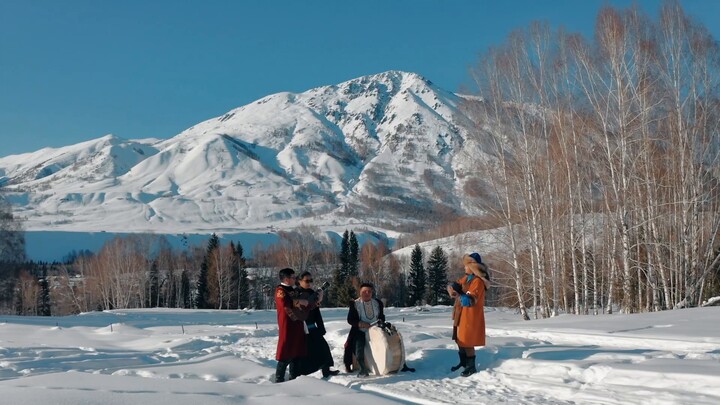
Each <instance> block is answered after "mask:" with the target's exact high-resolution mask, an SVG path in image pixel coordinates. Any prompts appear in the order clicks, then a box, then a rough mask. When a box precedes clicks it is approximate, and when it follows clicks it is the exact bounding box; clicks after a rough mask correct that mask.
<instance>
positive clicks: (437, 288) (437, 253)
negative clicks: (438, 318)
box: [427, 246, 451, 305]
mask: <svg viewBox="0 0 720 405" xmlns="http://www.w3.org/2000/svg"><path fill="white" fill-rule="evenodd" d="M427 267H428V268H427V270H428V295H427V301H428V304H430V305H438V304H440V305H449V304H450V302H451V301H450V296H449V295H448V293H447V290H446V286H447V281H448V280H447V271H448V258H447V255H446V254H445V252H444V251H443V249H442V248H441V247H440V246H437V247H436V248H435V249H433V250H432V252H431V253H430V258H429V259H428V265H427Z"/></svg>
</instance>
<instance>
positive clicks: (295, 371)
mask: <svg viewBox="0 0 720 405" xmlns="http://www.w3.org/2000/svg"><path fill="white" fill-rule="evenodd" d="M299 368H300V367H299V366H298V361H297V360H291V361H290V380H294V379H296V378H297V377H298V375H299V374H300V371H299Z"/></svg>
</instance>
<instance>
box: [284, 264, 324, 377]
mask: <svg viewBox="0 0 720 405" xmlns="http://www.w3.org/2000/svg"><path fill="white" fill-rule="evenodd" d="M278 277H279V278H280V284H279V285H278V286H277V288H276V289H275V307H276V308H277V319H278V330H279V337H278V344H277V351H276V353H275V359H276V360H277V362H278V363H277V368H276V370H275V382H283V381H285V370H286V369H287V367H288V365H289V366H290V379H291V380H292V379H294V378H295V377H297V376H298V375H299V370H298V368H299V367H298V361H299V359H300V358H301V357H303V356H305V355H306V352H307V348H306V344H305V319H306V318H307V316H308V313H309V311H310V310H312V309H313V308H314V307H315V304H314V303H309V302H308V300H306V299H300V298H298V295H297V292H296V291H295V271H294V270H293V269H290V268H285V269H282V270H280V272H279V273H278Z"/></svg>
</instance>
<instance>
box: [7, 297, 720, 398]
mask: <svg viewBox="0 0 720 405" xmlns="http://www.w3.org/2000/svg"><path fill="white" fill-rule="evenodd" d="M718 312H720V308H717V307H713V308H694V309H687V310H678V311H662V312H656V313H646V314H629V315H599V316H574V315H563V316H559V317H555V318H549V319H542V320H533V321H521V320H519V316H518V315H517V314H515V313H514V311H512V310H507V309H498V308H486V311H485V314H486V320H487V336H488V337H487V346H485V347H480V348H478V351H477V359H476V364H477V366H478V373H476V374H474V375H472V376H470V377H467V378H464V377H461V376H460V371H456V372H451V371H450V366H452V365H454V364H456V363H457V361H458V357H457V348H456V346H455V344H454V342H453V341H452V340H451V336H452V321H451V320H450V308H449V307H443V306H437V307H423V308H403V309H400V308H388V309H387V311H386V315H387V318H388V321H389V322H392V323H393V324H394V325H395V326H396V327H397V329H398V331H399V332H400V333H401V334H402V336H403V342H404V345H405V351H406V355H407V356H406V358H407V361H408V363H409V364H410V366H412V367H414V368H416V370H417V371H416V372H414V373H409V372H400V373H397V374H394V375H387V376H370V377H367V378H358V377H357V376H355V375H354V374H347V373H345V372H344V367H343V366H342V353H343V345H344V343H345V338H346V336H347V333H348V330H349V325H348V324H347V322H346V316H347V308H330V309H327V308H326V309H323V318H324V320H325V327H326V329H327V334H326V335H325V338H326V339H327V341H328V343H329V345H330V348H331V351H332V354H333V358H334V360H335V366H336V368H338V369H340V370H342V371H343V372H341V373H340V374H339V375H338V376H334V377H330V378H329V379H327V380H324V379H321V375H320V372H316V373H314V374H312V375H310V376H303V377H300V378H298V379H297V380H293V381H288V382H285V383H282V384H274V383H272V382H271V381H270V376H271V375H272V374H273V373H274V367H275V364H276V361H275V349H276V345H277V320H276V319H277V317H276V313H275V311H274V310H268V311H264V310H257V311H202V310H173V309H146V310H117V311H109V312H102V313H101V312H93V313H86V314H81V315H77V316H67V317H16V316H5V317H3V319H2V323H0V329H1V330H2V333H1V334H0V356H1V358H2V361H1V362H0V390H1V391H2V401H3V403H7V404H33V405H34V404H50V403H52V404H61V405H64V404H68V405H70V404H80V403H82V404H98V405H101V404H102V405H107V404H117V405H119V404H167V405H185V404H278V403H286V402H292V403H293V404H314V405H317V404H339V403H342V404H346V405H356V404H363V405H364V404H389V403H399V404H617V405H626V404H694V405H710V404H718V403H720V367H718V362H719V361H720V351H719V350H718V347H720V327H719V326H718V324H717V322H716V321H715V320H716V319H717V318H718V315H720V314H719V313H718Z"/></svg>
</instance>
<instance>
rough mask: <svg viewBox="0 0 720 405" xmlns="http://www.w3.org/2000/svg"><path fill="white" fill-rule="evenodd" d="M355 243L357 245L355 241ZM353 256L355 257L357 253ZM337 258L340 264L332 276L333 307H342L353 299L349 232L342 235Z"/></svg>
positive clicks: (353, 289)
mask: <svg viewBox="0 0 720 405" xmlns="http://www.w3.org/2000/svg"><path fill="white" fill-rule="evenodd" d="M353 236H354V234H353ZM355 243H356V244H357V241H356V242H355ZM355 255H356V256H357V251H356V253H355ZM339 256H340V257H339V259H340V260H339V262H340V264H339V266H338V268H337V269H336V270H335V274H333V284H332V290H333V296H334V298H335V305H336V306H339V307H343V306H346V305H348V303H349V302H350V300H352V299H353V298H355V288H354V287H353V284H352V282H353V276H352V274H351V271H352V267H351V261H352V245H351V241H350V232H348V231H347V230H345V232H344V233H343V238H342V241H341V242H340V255H339ZM356 267H357V265H356ZM356 271H357V270H356Z"/></svg>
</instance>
